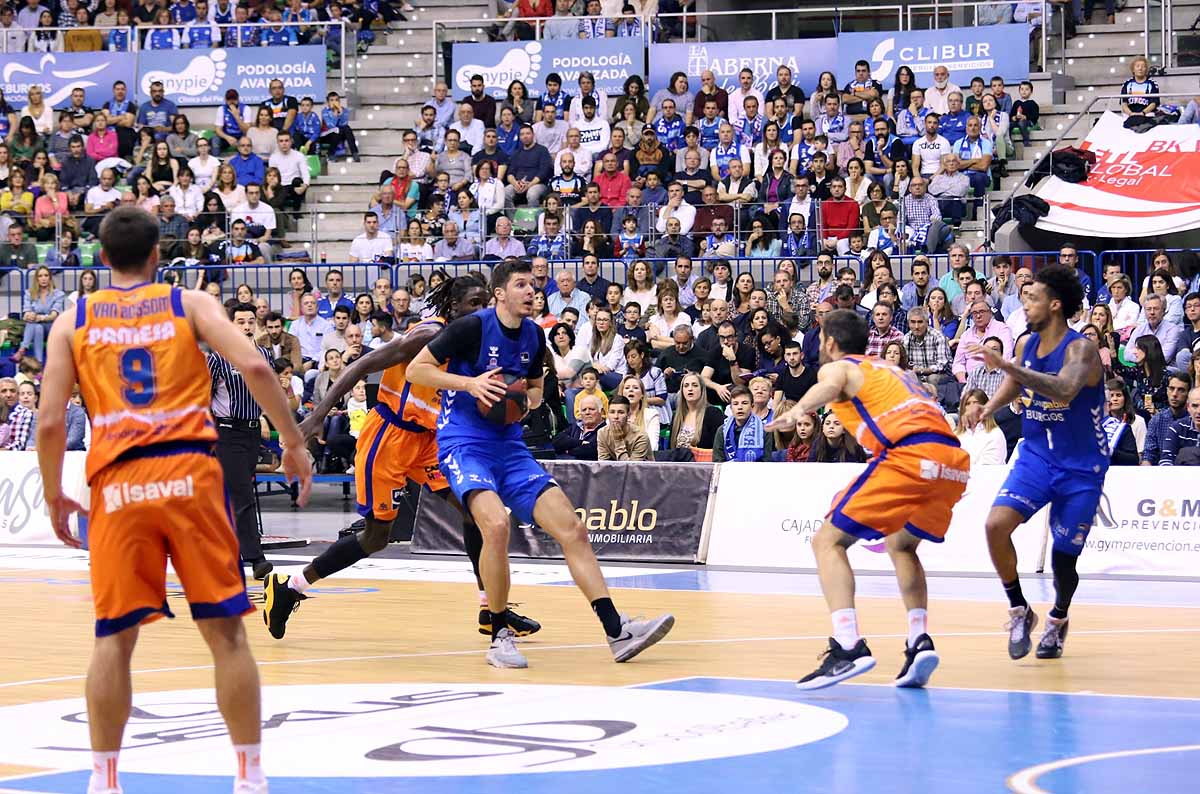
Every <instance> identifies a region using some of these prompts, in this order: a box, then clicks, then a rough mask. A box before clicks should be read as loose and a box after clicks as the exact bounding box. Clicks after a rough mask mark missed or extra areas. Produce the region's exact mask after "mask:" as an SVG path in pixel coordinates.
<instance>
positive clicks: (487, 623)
mask: <svg viewBox="0 0 1200 794" xmlns="http://www.w3.org/2000/svg"><path fill="white" fill-rule="evenodd" d="M487 297H488V296H487V285H486V284H484V282H483V280H482V279H480V278H477V277H472V276H460V277H458V278H454V279H447V280H446V281H443V282H442V283H441V284H439V285H438V286H437V287H435V288H434V290H433V291H432V292H431V293H430V294H429V297H428V302H429V305H430V306H431V307H433V312H434V316H433V317H429V318H426V319H424V320H422V321H421V322H420V323H418V324H417V325H414V326H413V327H412V328H410V329H409V330H408V333H406V334H405V335H404V336H403V337H397V338H396V339H393V340H392V341H391V342H389V343H388V344H386V345H384V346H382V347H380V348H379V349H378V350H374V351H372V352H370V353H368V354H367V355H365V356H363V357H361V358H359V359H357V360H355V361H354V362H353V363H352V364H350V365H349V366H348V367H346V370H345V371H344V372H343V373H342V374H341V376H340V377H339V378H338V379H337V380H336V381H334V382H333V383H331V384H330V386H329V391H328V392H327V393H326V394H325V397H324V398H323V399H322V400H321V402H320V403H319V404H318V405H317V406H316V407H315V408H313V411H312V413H310V414H309V415H308V416H307V417H305V419H304V422H303V423H301V425H300V431H301V432H302V433H303V434H304V436H305V438H312V437H313V436H315V435H317V434H318V433H319V432H320V431H321V427H322V425H323V424H324V420H325V417H326V416H327V415H328V414H329V412H330V411H331V410H332V409H333V407H334V406H335V405H337V403H338V401H339V400H341V398H342V396H343V395H344V394H346V393H347V392H349V391H350V389H352V388H353V387H354V384H355V383H357V382H358V381H359V380H361V379H363V378H365V377H366V376H367V375H371V374H373V373H375V372H383V380H382V381H381V382H380V384H379V402H378V403H376V404H375V407H374V408H373V409H372V410H371V414H370V415H369V416H368V417H367V422H366V424H365V425H364V426H363V429H362V432H361V433H359V436H358V443H357V444H356V450H355V456H354V486H355V491H356V495H357V497H358V512H359V513H361V514H362V515H363V516H364V518H365V519H366V528H365V529H363V531H362V532H359V533H356V534H354V535H347V536H346V537H343V538H340V539H338V541H337V542H336V543H334V544H333V545H332V546H330V547H329V548H328V549H326V550H325V551H324V552H322V553H321V554H320V555H319V556H318V557H317V558H316V559H314V560H313V561H312V562H311V563H309V564H308V565H307V566H306V567H305V568H304V571H303V572H301V573H300V574H298V575H297V574H293V575H291V576H285V575H283V574H279V573H275V574H272V575H271V576H270V577H269V578H268V579H267V582H266V589H265V603H266V606H265V608H264V609H263V620H264V621H265V622H266V624H267V629H268V631H270V632H271V636H272V637H274V638H275V639H277V640H278V639H283V635H284V632H285V631H286V629H287V621H288V618H289V617H291V614H292V611H293V610H295V609H296V607H297V605H299V603H300V601H301V600H303V599H304V598H305V595H304V593H305V591H307V590H308V588H309V587H311V586H312V585H314V584H316V583H317V582H319V581H320V580H322V579H326V578H328V577H330V576H332V575H333V574H335V573H337V572H338V571H343V570H345V569H346V568H349V567H350V566H351V565H354V563H356V562H358V561H359V560H362V559H365V558H366V557H369V556H371V555H372V554H376V553H378V552H380V551H383V550H384V549H385V548H387V544H388V538H389V537H391V534H392V523H393V522H394V521H395V520H396V501H397V497H396V496H395V495H394V494H395V493H396V492H397V491H398V490H400V489H401V488H403V487H404V486H405V485H406V484H407V482H408V481H409V480H412V481H413V482H415V483H417V485H418V486H421V485H424V486H425V487H427V488H429V490H430V491H432V492H433V493H435V494H437V495H438V496H441V497H443V498H448V499H450V501H452V502H454V504H455V505H456V506H457V507H458V509H459V510H462V506H461V505H458V500H456V499H454V495H453V494H452V493H451V492H450V490H449V489H450V485H449V483H447V482H446V478H445V477H444V476H443V475H442V472H441V470H440V469H439V468H438V447H437V437H436V433H435V431H436V430H437V412H438V405H439V401H440V399H441V398H440V397H439V395H438V390H437V389H435V388H430V387H427V386H414V385H413V384H411V383H409V382H408V380H407V378H406V377H405V374H406V371H407V370H408V362H410V361H412V359H413V356H415V355H416V354H417V353H419V352H421V349H422V348H424V347H425V345H427V344H428V343H429V341H430V340H431V339H433V338H434V337H435V336H437V335H438V334H439V333H441V330H442V329H443V328H445V327H446V323H447V322H450V321H453V320H456V319H458V318H459V317H465V316H466V315H468V314H472V313H473V312H477V311H479V310H480V309H482V308H483V307H484V305H485V304H486V303H487ZM463 512H464V523H463V544H464V545H465V546H466V549H467V554H468V556H470V558H471V565H472V566H473V567H474V569H475V578H476V580H477V582H476V583H477V584H478V585H479V590H480V592H482V591H483V583H482V581H479V554H480V552H481V551H482V549H483V535H481V534H480V532H479V527H477V526H476V525H475V522H474V521H472V520H471V519H470V518H469V517H466V516H465V511H463ZM504 619H505V623H506V625H507V626H508V627H509V628H510V629H511V630H512V632H513V633H514V634H516V635H517V636H518V637H525V636H528V635H530V634H534V633H535V632H537V631H538V630H539V629H541V624H539V623H538V622H537V621H536V620H531V619H530V618H527V617H525V616H523V615H518V614H517V613H516V612H513V611H512V610H511V609H507V610H505V612H504ZM479 631H480V633H482V634H486V635H487V636H489V637H490V636H491V634H492V618H491V614H490V613H489V612H488V610H487V605H486V603H485V604H484V605H483V606H482V607H481V608H480V610H479Z"/></svg>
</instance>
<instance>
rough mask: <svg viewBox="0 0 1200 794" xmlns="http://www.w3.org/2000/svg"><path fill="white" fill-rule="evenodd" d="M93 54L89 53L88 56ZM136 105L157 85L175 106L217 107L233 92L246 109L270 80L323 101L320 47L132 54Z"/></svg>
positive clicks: (262, 94)
mask: <svg viewBox="0 0 1200 794" xmlns="http://www.w3.org/2000/svg"><path fill="white" fill-rule="evenodd" d="M93 55H94V53H93ZM137 78H138V79H137V101H138V102H145V101H147V100H148V99H149V98H150V84H151V83H153V82H155V81H162V84H163V88H164V89H165V90H166V98H167V99H169V100H171V101H172V102H174V103H175V104H176V105H179V106H187V105H221V104H224V102H225V92H226V91H227V90H229V89H230V88H233V89H236V90H237V92H238V94H239V95H240V97H241V100H242V102H245V103H246V104H248V105H254V104H258V103H259V102H263V101H265V100H266V99H267V97H268V96H270V91H269V90H268V86H269V85H270V83H271V81H272V80H275V79H279V80H282V81H283V86H284V91H286V92H287V93H288V94H289V95H291V96H294V97H296V98H297V99H299V98H301V97H305V96H311V97H312V98H313V100H314V101H315V102H316V103H317V104H318V105H320V104H322V103H324V101H325V48H324V47H323V46H320V45H317V46H304V47H246V48H234V49H223V48H220V49H214V50H143V51H142V52H141V53H139V54H138V76H137Z"/></svg>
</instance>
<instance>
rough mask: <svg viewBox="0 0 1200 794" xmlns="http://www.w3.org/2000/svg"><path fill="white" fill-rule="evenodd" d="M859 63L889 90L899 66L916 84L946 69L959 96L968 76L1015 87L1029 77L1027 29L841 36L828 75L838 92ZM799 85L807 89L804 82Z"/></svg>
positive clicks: (929, 80) (1004, 27)
mask: <svg viewBox="0 0 1200 794" xmlns="http://www.w3.org/2000/svg"><path fill="white" fill-rule="evenodd" d="M805 57H806V58H807V55H806V56H805ZM859 60H864V61H868V62H869V63H870V64H871V77H872V78H874V79H876V80H878V81H880V82H881V83H883V85H884V88H891V87H892V83H893V82H894V81H895V77H896V70H897V69H899V68H900V67H901V66H907V67H908V68H910V69H912V70H913V73H914V74H916V76H917V85H920V86H928V85H930V84H931V83H932V82H933V70H934V68H935V67H937V66H945V67H946V68H947V69H949V70H950V82H952V83H954V84H955V85H957V86H959V87H961V88H962V89H963V91H964V92H965V91H967V89H968V87H969V86H970V84H971V78H972V77H982V78H983V80H984V82H985V83H986V82H988V81H990V80H991V79H992V77H993V76H994V75H999V76H1000V77H1003V78H1004V79H1005V81H1006V82H1008V83H1015V82H1018V81H1020V80H1025V79H1028V76H1029V26H1028V25H981V26H979V27H972V28H942V29H940V30H906V31H903V32H897V31H880V32H878V33H843V34H842V35H840V36H838V38H837V70H836V71H835V72H834V74H836V75H837V77H838V81H839V83H840V84H839V86H838V87H839V88H840V87H842V86H844V85H845V84H846V83H847V82H849V81H850V80H852V79H853V78H854V64H855V62H856V61H859ZM801 87H802V88H803V89H804V90H805V91H808V90H809V89H808V86H807V85H805V84H801ZM1013 93H1016V92H1015V91H1014V92H1013Z"/></svg>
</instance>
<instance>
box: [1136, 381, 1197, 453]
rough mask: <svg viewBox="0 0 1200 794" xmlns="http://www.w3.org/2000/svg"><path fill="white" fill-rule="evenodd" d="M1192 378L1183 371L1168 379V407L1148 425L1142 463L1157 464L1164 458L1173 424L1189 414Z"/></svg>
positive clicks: (1157, 414)
mask: <svg viewBox="0 0 1200 794" xmlns="http://www.w3.org/2000/svg"><path fill="white" fill-rule="evenodd" d="M1191 388H1192V379H1191V378H1189V377H1188V376H1187V375H1185V374H1184V373H1182V372H1173V373H1171V377H1170V378H1168V379H1167V408H1166V410H1163V411H1159V412H1158V413H1156V414H1155V415H1154V416H1153V417H1152V418H1151V419H1150V424H1149V425H1147V426H1146V443H1145V446H1143V447H1142V465H1143V466H1157V465H1158V464H1159V461H1160V460H1161V458H1162V452H1163V448H1164V446H1165V445H1166V442H1167V433H1168V432H1169V431H1170V429H1171V425H1173V424H1175V423H1176V422H1178V421H1179V420H1180V419H1183V418H1184V417H1186V416H1187V395H1188V392H1189V391H1190V390H1191Z"/></svg>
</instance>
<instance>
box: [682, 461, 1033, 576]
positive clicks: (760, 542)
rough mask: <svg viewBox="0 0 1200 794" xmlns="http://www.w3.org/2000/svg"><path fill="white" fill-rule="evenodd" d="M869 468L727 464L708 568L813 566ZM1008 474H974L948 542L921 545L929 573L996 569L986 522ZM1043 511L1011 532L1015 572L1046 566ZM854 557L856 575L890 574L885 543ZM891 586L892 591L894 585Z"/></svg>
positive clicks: (861, 547)
mask: <svg viewBox="0 0 1200 794" xmlns="http://www.w3.org/2000/svg"><path fill="white" fill-rule="evenodd" d="M864 468H865V466H863V465H862V464H858V463H792V464H787V465H782V464H771V465H767V464H762V463H722V464H721V476H720V488H719V489H718V491H717V499H716V505H715V507H714V509H713V516H712V521H711V524H712V526H711V530H710V532H709V539H708V550H707V551H708V553H707V555H706V557H705V562H707V563H708V564H709V565H737V566H750V567H763V568H806V569H812V568H816V565H817V561H816V558H815V556H814V555H813V551H812V538H813V535H815V534H816V532H817V530H818V529H820V528H821V525H822V524H823V523H824V522H825V516H826V514H827V513H828V512H829V508H830V506H831V504H832V502H833V499H834V497H835V496H836V495H837V494H838V493H839V492H840V491H842V490H843V489H844V488H846V487H847V486H848V485H850V483H852V482H853V481H854V479H855V478H856V477H858V475H859V474H860V473H862V471H863V469H864ZM1008 471H1009V469H1008V467H1007V466H977V467H975V468H973V469H971V475H970V478H969V480H968V482H967V490H966V493H964V494H963V496H962V499H960V500H959V502H958V504H956V505H955V507H954V513H953V517H952V518H951V521H950V528H949V530H948V531H947V532H946V539H945V541H943V542H942V543H930V542H926V543H922V544H921V561H922V562H923V563H924V565H925V568H926V570H929V571H934V572H938V573H991V572H992V571H993V570H994V569H993V567H992V559H991V556H990V555H989V554H988V544H987V535H986V534H985V532H984V518H985V517H986V516H987V514H988V510H989V509H990V508H991V505H992V502H993V501H994V500H995V498H996V494H997V492H999V490H1000V486H1001V485H1003V483H1004V478H1005V477H1007V476H1008ZM797 483H803V487H801V488H798V487H797ZM1046 512H1047V511H1046V510H1045V509H1043V510H1042V511H1041V512H1039V513H1038V514H1037V515H1035V516H1033V518H1031V519H1030V520H1029V521H1028V522H1026V523H1024V524H1022V525H1021V526H1019V527H1018V528H1017V530H1016V531H1015V532H1014V533H1013V544H1014V545H1015V546H1016V549H1017V564H1018V570H1020V571H1021V572H1023V573H1034V572H1036V571H1039V570H1041V568H1042V560H1043V556H1042V555H1043V545H1044V541H1045V538H1046V520H1045V515H1046ZM849 554H850V564H851V565H852V566H853V567H854V569H855V570H861V571H891V570H892V569H893V566H892V561H891V558H890V557H888V554H887V549H886V547H885V545H884V542H883V541H882V540H875V541H860V542H858V543H856V544H854V546H852V547H851V548H850V551H849ZM860 586H862V583H861V582H860ZM887 587H889V588H891V587H892V585H891V584H890V583H889V584H888V585H887ZM996 588H997V586H996V585H994V584H993V583H990V582H989V583H988V584H987V588H986V592H987V593H988V594H989V595H990V594H994V593H995V591H996ZM888 592H889V593H890V592H891V591H890V590H888ZM981 592H983V591H981Z"/></svg>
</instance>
